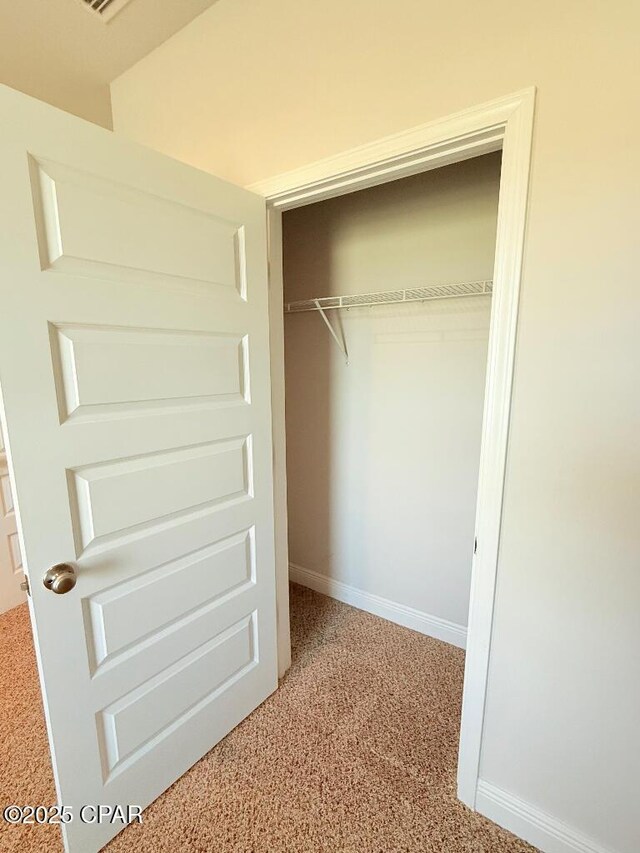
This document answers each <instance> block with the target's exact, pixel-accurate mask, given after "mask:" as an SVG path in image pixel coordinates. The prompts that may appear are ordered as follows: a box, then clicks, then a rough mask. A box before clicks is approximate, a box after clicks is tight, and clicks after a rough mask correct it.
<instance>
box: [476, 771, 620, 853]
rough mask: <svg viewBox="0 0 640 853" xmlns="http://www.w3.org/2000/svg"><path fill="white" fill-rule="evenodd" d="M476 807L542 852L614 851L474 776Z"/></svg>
mask: <svg viewBox="0 0 640 853" xmlns="http://www.w3.org/2000/svg"><path fill="white" fill-rule="evenodd" d="M476 810H477V811H478V812H480V814H482V815H484V816H485V817H488V818H489V820H492V821H494V823H497V824H498V825H499V826H502V827H503V828H504V829H508V830H509V831H510V832H513V833H514V835H517V836H518V838H523V839H524V840H525V841H528V842H529V843H530V844H533V845H535V846H536V847H537V848H538V849H539V850H541V851H543V853H614V851H613V850H611V849H609V848H606V847H603V846H602V845H601V844H600V843H599V842H597V841H595V840H594V839H593V838H589V837H588V836H586V835H584V834H583V833H581V832H579V831H578V830H577V829H576V828H575V827H573V826H569V825H568V824H566V823H564V821H561V820H558V818H556V817H553V816H552V815H550V814H547V813H546V812H543V811H542V810H541V809H539V808H538V807H537V806H534V805H532V804H531V803H527V802H526V801H525V800H521V799H520V798H519V797H516V796H515V795H514V794H510V793H509V792H508V791H503V790H502V789H501V788H498V787H497V785H493V784H491V783H490V782H487V781H485V780H484V779H479V780H478V789H477V794H476Z"/></svg>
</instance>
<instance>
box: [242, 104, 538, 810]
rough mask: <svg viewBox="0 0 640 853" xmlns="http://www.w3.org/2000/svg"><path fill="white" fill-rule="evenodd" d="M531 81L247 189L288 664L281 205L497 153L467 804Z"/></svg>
mask: <svg viewBox="0 0 640 853" xmlns="http://www.w3.org/2000/svg"><path fill="white" fill-rule="evenodd" d="M534 103H535V88H533V87H532V88H529V89H525V90H523V91H520V92H516V93H515V94H513V95H510V96H507V97H504V98H500V99H498V100H495V101H491V102H489V103H485V104H482V105H480V106H477V107H473V108H471V109H468V110H465V111H463V112H460V113H456V114H455V115H452V116H449V117H447V118H443V119H440V120H438V121H435V122H430V123H428V124H424V125H421V126H419V127H415V128H412V129H410V130H407V131H405V132H403V133H400V134H397V135H394V136H389V137H386V138H384V139H381V140H378V141H376V142H373V143H370V144H368V145H364V146H361V147H359V148H355V149H352V150H351V151H346V152H344V153H341V154H338V155H336V156H334V157H330V158H327V159H325V160H321V161H318V162H316V163H313V164H310V165H308V166H304V167H302V168H300V169H296V170H294V171H291V172H287V173H284V174H281V175H278V176H276V177H273V178H270V179H267V180H265V181H261V182H259V183H257V184H253V185H252V186H250V187H249V189H250V190H252V191H254V192H256V193H258V194H260V195H262V196H264V197H265V199H266V201H267V217H268V230H269V305H270V319H271V378H272V389H273V390H272V403H273V441H274V451H273V464H274V501H275V532H276V574H277V600H278V666H279V672H280V674H281V675H283V674H284V672H285V671H286V670H287V669H288V667H289V666H290V663H291V646H290V633H289V602H288V568H289V567H288V549H287V504H286V456H285V453H286V446H285V419H284V323H283V316H282V304H283V274H282V222H281V219H282V211H284V210H289V209H292V208H295V207H302V206H303V205H306V204H312V203H314V202H317V201H322V200H324V199H327V198H333V197H335V196H338V195H343V194H345V193H349V192H354V191H356V190H359V189H365V188H367V187H372V186H376V185H378V184H382V183H386V182H388V181H392V180H397V179H398V178H402V177H406V176H408V175H414V174H417V173H419V172H424V171H427V170H429V169H435V168H439V167H441V166H445V165H448V164H450V163H455V162H459V161H461V160H466V159H469V158H471V157H477V156H480V155H481V154H486V153H488V152H490V151H497V150H502V171H501V177H500V192H499V202H498V223H497V236H496V252H495V266H494V284H493V302H492V310H491V324H490V332H489V353H488V360H487V378H486V388H485V400H484V413H483V427H482V442H481V452H480V475H479V480H478V500H477V508H476V528H475V531H476V537H477V542H478V545H477V553H476V554H475V556H474V557H473V564H472V575H471V595H470V603H469V626H468V634H467V655H466V665H465V674H464V694H463V704H462V724H461V732H460V750H459V756H458V797H459V799H460V800H462V801H463V802H464V803H466V804H467V805H468V806H469V807H471V808H472V809H474V808H475V805H476V794H477V786H478V778H479V770H480V757H481V751H482V734H483V723H484V711H485V701H486V694H487V684H488V670H489V660H490V653H491V636H492V627H493V611H494V598H495V588H496V580H497V570H498V553H499V544H500V526H501V518H502V506H503V493H504V480H505V469H506V460H507V445H508V432H509V420H510V411H511V395H512V385H513V371H514V360H515V346H516V326H517V319H518V303H519V293H520V279H521V273H522V258H523V249H524V238H525V223H526V211H527V200H528V187H529V171H530V160H531V145H532V135H533V115H534Z"/></svg>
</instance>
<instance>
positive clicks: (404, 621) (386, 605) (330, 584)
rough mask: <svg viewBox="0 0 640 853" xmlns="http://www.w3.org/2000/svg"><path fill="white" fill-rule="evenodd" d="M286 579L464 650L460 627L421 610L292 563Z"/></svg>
mask: <svg viewBox="0 0 640 853" xmlns="http://www.w3.org/2000/svg"><path fill="white" fill-rule="evenodd" d="M289 577H290V579H291V580H292V581H293V582H294V583H299V584H300V585H301V586H308V587H309V589H314V590H315V591H316V592H321V593H322V594H323V595H328V596H330V597H331V598H337V599H338V601H343V602H344V603H345V604H351V605H352V606H353V607H357V608H358V609H359V610H366V611H367V612H368V613H374V614H375V615H376V616H381V617H382V618H383V619H388V620H389V622H395V623H396V624H398V625H403V626H404V627H405V628H412V629H413V630H414V631H419V632H420V633H421V634H427V636H429V637H435V638H436V639H437V640H443V641H444V642H445V643H451V644H452V645H453V646H458V647H459V648H461V649H464V648H466V644H467V629H466V628H465V627H464V626H463V625H457V624H456V623H455V622H449V621H448V620H447V619H440V618H439V617H438V616H431V615H429V614H428V613H423V612H422V611H421V610H416V609H415V608H413V607H407V606H406V605H405V604H397V603H396V602H395V601H390V600H389V599H388V598H382V596H380V595H374V594H373V593H371V592H365V591H364V590H362V589H357V588H356V587H355V586H349V584H346V583H342V581H337V580H334V579H333V578H328V577H326V575H321V574H320V573H319V572H313V571H311V569H305V568H303V567H302V566H298V565H296V564H295V563H289Z"/></svg>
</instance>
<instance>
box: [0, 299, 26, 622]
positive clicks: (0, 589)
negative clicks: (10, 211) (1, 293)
mask: <svg viewBox="0 0 640 853" xmlns="http://www.w3.org/2000/svg"><path fill="white" fill-rule="evenodd" d="M1 310H2V307H1V306H0V311H1ZM23 579H24V576H23V574H22V557H21V556H20V542H19V541H18V531H17V526H16V513H15V509H14V500H13V489H12V487H11V478H10V477H9V467H8V465H7V454H6V452H5V447H4V439H3V436H2V428H1V427H0V613H4V612H5V611H6V610H10V609H11V608H12V607H17V605H18V604H22V602H23V601H24V600H25V594H24V592H22V590H21V589H20V584H21V583H22V581H23Z"/></svg>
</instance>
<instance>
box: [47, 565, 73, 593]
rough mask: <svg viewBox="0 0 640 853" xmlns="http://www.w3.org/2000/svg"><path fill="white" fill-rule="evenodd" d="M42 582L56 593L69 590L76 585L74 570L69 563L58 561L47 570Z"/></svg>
mask: <svg viewBox="0 0 640 853" xmlns="http://www.w3.org/2000/svg"><path fill="white" fill-rule="evenodd" d="M42 583H43V584H44V585H45V586H46V588H47V589H50V590H51V592H55V593H57V594H58V595H62V594H63V593H65V592H70V590H72V589H73V588H74V586H75V585H76V570H75V569H74V568H73V566H72V565H71V563H58V564H57V565H55V566H51V568H50V569H48V570H47V572H46V573H45V576H44V577H43V579H42Z"/></svg>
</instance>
